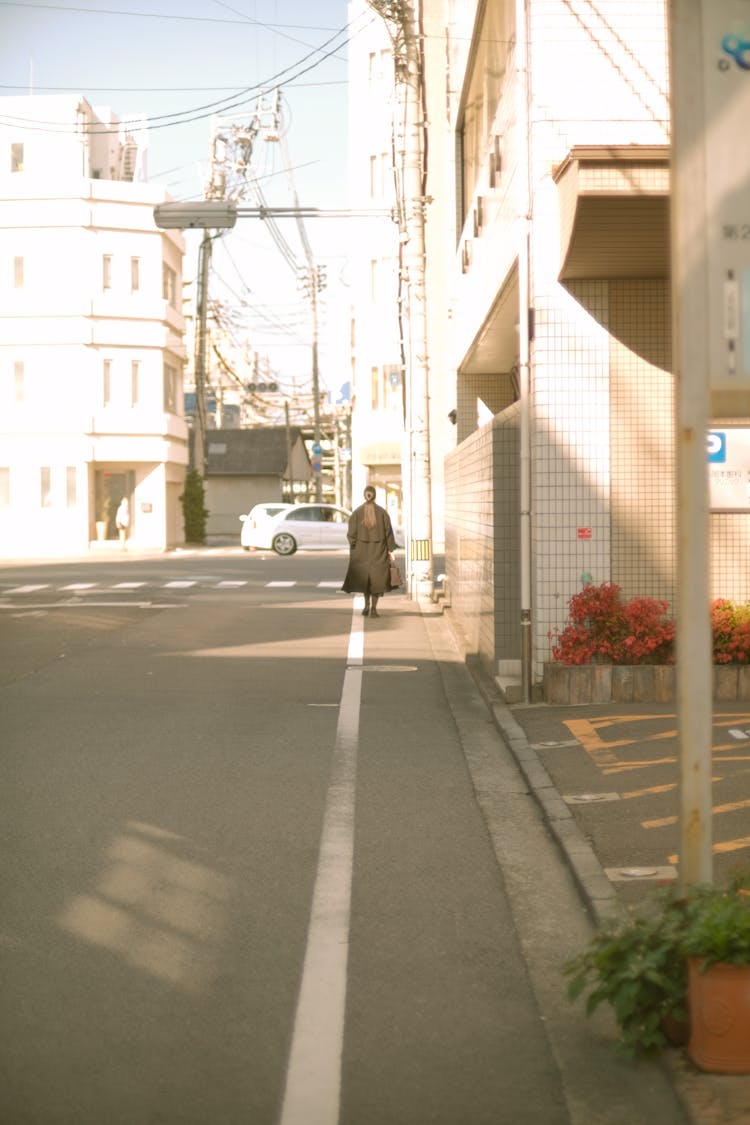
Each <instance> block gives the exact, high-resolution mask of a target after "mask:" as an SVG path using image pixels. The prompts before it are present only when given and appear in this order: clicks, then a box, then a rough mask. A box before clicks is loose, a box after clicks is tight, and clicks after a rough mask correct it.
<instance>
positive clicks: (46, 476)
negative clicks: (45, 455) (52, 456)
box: [39, 465, 52, 508]
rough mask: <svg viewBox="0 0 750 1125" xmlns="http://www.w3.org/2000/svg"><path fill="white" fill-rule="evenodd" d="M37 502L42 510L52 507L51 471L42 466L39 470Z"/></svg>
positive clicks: (46, 466)
mask: <svg viewBox="0 0 750 1125" xmlns="http://www.w3.org/2000/svg"><path fill="white" fill-rule="evenodd" d="M39 501H40V503H41V505H42V507H43V508H51V507H52V470H51V469H50V467H49V465H42V467H41V469H40V470H39Z"/></svg>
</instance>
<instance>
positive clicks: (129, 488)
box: [94, 469, 135, 539]
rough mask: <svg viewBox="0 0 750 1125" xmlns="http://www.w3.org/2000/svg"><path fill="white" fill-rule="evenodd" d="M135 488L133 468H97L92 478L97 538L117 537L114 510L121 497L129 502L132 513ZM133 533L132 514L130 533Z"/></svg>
mask: <svg viewBox="0 0 750 1125" xmlns="http://www.w3.org/2000/svg"><path fill="white" fill-rule="evenodd" d="M134 490H135V473H134V472H133V470H132V469H131V470H125V471H124V472H112V471H110V470H109V469H97V470H96V477H95V479H94V503H95V508H94V511H95V520H96V537H97V539H117V528H116V527H115V512H116V511H117V507H118V505H119V503H120V501H121V500H122V498H123V497H126V498H127V500H128V502H129V504H130V511H131V513H133V509H134V505H133V492H134ZM132 533H133V524H132V514H131V525H130V534H131V535H132Z"/></svg>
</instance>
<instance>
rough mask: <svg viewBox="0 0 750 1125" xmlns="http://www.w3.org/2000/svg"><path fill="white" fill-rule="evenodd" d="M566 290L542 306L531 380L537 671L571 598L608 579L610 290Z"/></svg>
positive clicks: (589, 285)
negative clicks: (607, 322) (590, 584)
mask: <svg viewBox="0 0 750 1125" xmlns="http://www.w3.org/2000/svg"><path fill="white" fill-rule="evenodd" d="M577 292H578V296H579V300H576V299H575V298H574V297H573V296H571V295H570V294H569V293H567V292H565V290H563V289H562V288H561V287H560V286H556V287H555V288H554V289H550V291H549V292H548V293H547V294H546V295H544V294H540V295H539V296H538V299H537V304H536V333H535V341H534V356H533V360H534V363H533V373H532V396H531V398H532V403H531V408H532V419H533V422H532V465H533V481H532V556H533V562H532V571H533V574H532V603H533V604H532V610H533V622H534V629H533V638H532V646H533V653H534V661H535V665H536V673H535V674H538V675H539V676H540V677H541V670H542V664H543V662H544V660H546V659H548V657H549V652H550V641H549V637H548V633H549V631H550V629H551V628H553V627H554V626H555V625H558V626H559V625H562V624H563V622H564V620H565V617H566V612H567V603H568V600H569V599H570V597H571V595H572V594H574V593H576V591H577V590H580V589H581V586H582V585H583V584H584V583H585V582H587V581H593V582H605V581H607V580H608V579H609V577H610V551H611V545H610V519H609V494H610V450H609V429H610V401H609V339H608V336H607V333H606V330H605V329H604V328H603V327H602V324H603V323H604V322H605V320H606V317H607V315H608V305H609V294H608V289H607V284H606V282H580V283H578V285H577Z"/></svg>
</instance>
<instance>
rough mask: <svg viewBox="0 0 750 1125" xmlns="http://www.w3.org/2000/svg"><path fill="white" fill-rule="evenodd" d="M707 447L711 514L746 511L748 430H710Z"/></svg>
mask: <svg viewBox="0 0 750 1125" xmlns="http://www.w3.org/2000/svg"><path fill="white" fill-rule="evenodd" d="M707 447H708V482H709V484H708V486H709V496H710V500H709V506H710V508H711V510H712V511H714V512H717V511H718V512H748V511H750V430H748V429H742V428H740V427H739V426H727V427H726V429H716V430H710V431H709V434H708V441H707Z"/></svg>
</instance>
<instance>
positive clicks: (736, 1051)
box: [564, 871, 750, 1074]
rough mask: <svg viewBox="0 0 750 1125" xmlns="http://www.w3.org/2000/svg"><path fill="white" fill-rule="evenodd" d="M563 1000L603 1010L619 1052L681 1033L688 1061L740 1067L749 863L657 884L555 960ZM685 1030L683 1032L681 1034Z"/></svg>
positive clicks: (749, 1051) (749, 975) (747, 1059)
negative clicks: (742, 868)
mask: <svg viewBox="0 0 750 1125" xmlns="http://www.w3.org/2000/svg"><path fill="white" fill-rule="evenodd" d="M564 972H565V974H566V975H567V976H568V977H569V978H570V979H569V984H568V995H569V996H570V998H571V999H575V998H576V997H578V996H580V995H581V993H582V992H584V991H585V990H588V999H587V1011H588V1012H589V1013H590V1012H592V1011H593V1010H594V1009H595V1008H596V1007H598V1005H599V1004H601V1003H602V1002H603V1001H607V1002H608V1003H609V1004H610V1005H611V1006H612V1009H613V1012H614V1015H615V1018H616V1020H617V1023H618V1025H619V1028H620V1036H621V1046H622V1048H623V1049H624V1050H625V1051H626V1052H627V1053H628V1054H631V1055H633V1054H637V1053H642V1052H646V1051H651V1050H654V1049H656V1048H659V1047H663V1046H666V1045H667V1044H668V1043H675V1042H680V1041H683V1042H684V1041H686V1040H687V1041H688V1053H689V1055H690V1057H691V1059H692V1060H693V1062H695V1063H696V1064H697V1065H698V1066H700V1067H702V1068H704V1069H706V1070H712V1071H718V1072H720V1073H731V1074H750V871H746V872H739V873H737V874H735V875H734V876H733V878H732V879H731V880H730V882H729V884H728V885H727V886H724V887H722V886H717V885H714V884H699V885H697V886H693V887H690V888H688V890H687V891H681V890H679V889H678V888H677V887H676V886H671V887H668V888H661V889H660V890H659V891H657V892H656V893H655V894H654V895H652V896H650V897H649V898H647V899H646V900H644V902H643V903H642V904H641V905H640V906H639V907H637V908H634V909H631V910H630V911H628V912H627V913H626V914H625V915H624V916H623V917H621V918H619V919H617V920H615V921H613V922H610V923H607V924H606V925H605V926H603V927H602V929H601V930H600V932H599V933H597V934H595V935H594V937H593V938H592V939H591V941H590V943H589V945H588V946H587V948H586V949H585V950H584V951H583V952H582V953H580V954H579V955H578V956H577V957H575V958H573V959H572V960H571V961H569V962H568V963H567V964H566V965H565V967H564ZM688 1031H689V1040H688Z"/></svg>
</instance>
